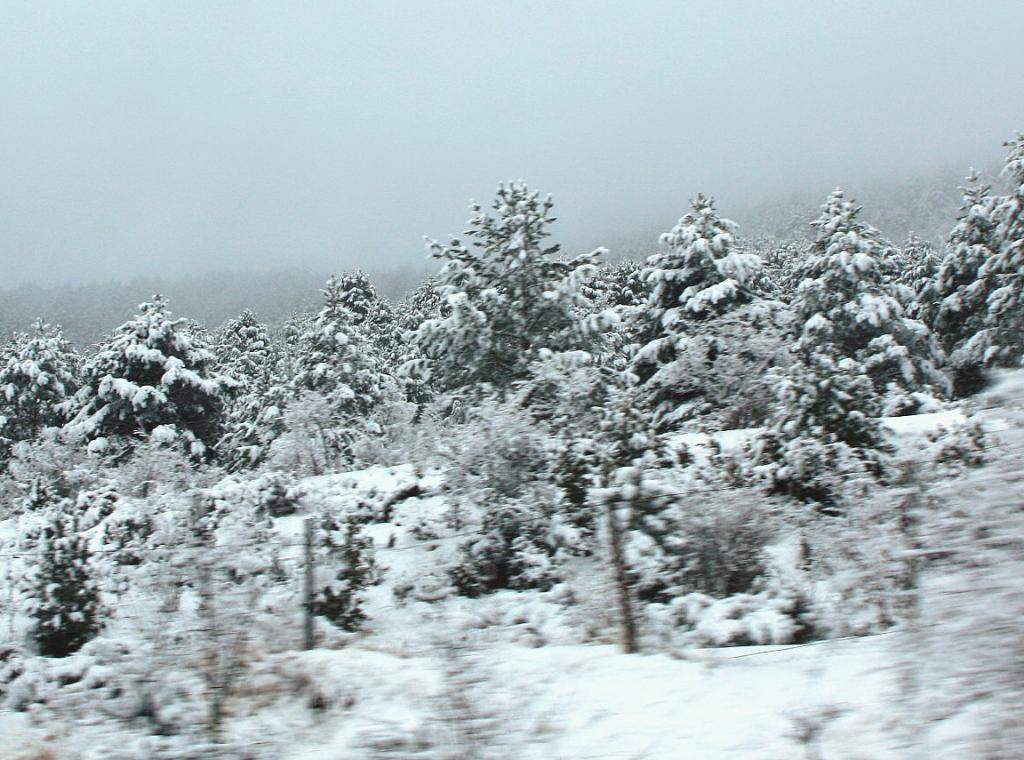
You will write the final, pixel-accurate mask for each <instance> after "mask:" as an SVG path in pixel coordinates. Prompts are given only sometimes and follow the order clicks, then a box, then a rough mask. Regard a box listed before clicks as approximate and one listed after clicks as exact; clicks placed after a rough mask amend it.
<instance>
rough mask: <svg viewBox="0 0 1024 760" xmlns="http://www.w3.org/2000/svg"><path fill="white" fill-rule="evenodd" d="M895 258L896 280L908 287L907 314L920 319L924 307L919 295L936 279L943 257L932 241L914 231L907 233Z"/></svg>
mask: <svg viewBox="0 0 1024 760" xmlns="http://www.w3.org/2000/svg"><path fill="white" fill-rule="evenodd" d="M894 258H895V259H896V260H897V262H898V272H897V273H896V276H895V278H894V279H895V282H896V283H897V284H899V285H901V286H902V287H904V288H906V293H907V302H906V303H905V306H906V309H907V314H908V316H911V317H913V318H914V319H920V318H921V317H920V313H921V311H922V308H921V304H920V303H918V301H917V296H918V294H919V293H921V292H923V290H924V289H925V287H926V286H927V284H928V283H929V282H931V281H932V280H934V279H935V277H936V275H937V274H938V271H939V266H940V265H941V264H942V259H941V257H940V256H939V255H938V253H936V251H935V248H933V247H932V245H931V243H929V242H928V241H927V240H922V239H921V238H919V237H918V236H917V235H915V234H914V233H913V232H911V233H910V234H908V235H907V240H906V242H904V243H903V245H902V246H900V248H899V251H898V253H897V254H896V255H895V257H894ZM922 321H923V320H922Z"/></svg>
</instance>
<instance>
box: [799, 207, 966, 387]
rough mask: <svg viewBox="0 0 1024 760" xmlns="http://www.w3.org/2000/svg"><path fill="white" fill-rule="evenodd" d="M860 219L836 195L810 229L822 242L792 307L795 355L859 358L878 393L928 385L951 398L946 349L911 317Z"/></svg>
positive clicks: (880, 247) (874, 236)
mask: <svg viewBox="0 0 1024 760" xmlns="http://www.w3.org/2000/svg"><path fill="white" fill-rule="evenodd" d="M859 213H860V208H859V207H858V206H855V205H854V204H853V203H852V202H851V201H848V200H847V199H846V198H845V197H844V194H843V191H842V190H841V189H836V190H835V191H834V192H833V193H832V194H831V195H830V196H829V198H828V200H827V201H826V203H825V204H824V205H823V206H822V213H821V216H819V217H818V219H816V220H815V221H814V222H812V223H811V224H812V226H813V227H814V228H815V229H816V230H817V236H816V239H815V240H814V242H813V243H812V244H811V247H810V250H809V251H808V255H807V257H806V259H805V260H804V262H803V265H802V267H801V275H802V280H801V282H800V285H799V286H798V288H797V293H796V297H795V299H794V301H793V304H792V306H793V309H794V311H795V313H796V317H797V319H796V322H795V324H794V326H795V328H796V330H797V331H798V335H797V342H796V347H797V350H798V351H799V352H801V353H803V354H804V355H809V354H812V353H815V352H819V351H822V350H827V351H829V352H831V353H832V354H833V356H834V358H835V359H836V361H838V360H839V359H841V358H843V357H847V358H851V359H854V360H855V361H856V362H857V363H858V364H862V365H863V366H864V368H865V370H866V371H867V373H868V375H869V376H870V377H871V380H872V382H873V383H874V386H875V389H876V391H877V392H878V393H880V394H881V393H886V392H891V393H893V394H894V395H898V394H899V393H900V392H901V389H902V391H916V390H919V389H922V388H924V387H931V388H933V389H935V390H937V391H939V392H946V391H947V390H948V380H947V379H946V377H945V375H943V374H942V372H941V371H939V369H938V365H940V364H941V362H942V360H943V356H942V352H941V349H940V348H939V346H938V343H937V342H936V341H935V339H934V338H933V336H932V335H931V332H930V331H929V330H928V328H927V327H926V326H925V325H924V324H923V323H921V322H919V321H917V320H913V319H910V318H909V317H907V316H906V313H905V311H904V308H903V300H905V299H902V298H901V297H900V293H899V292H898V291H897V289H896V288H895V287H894V286H893V284H892V283H891V282H890V281H889V280H888V279H887V276H886V269H887V265H886V264H885V263H884V262H883V257H884V256H885V255H886V251H887V246H886V245H885V243H884V242H883V241H882V239H881V237H880V236H879V234H878V231H877V230H875V229H874V228H873V227H871V226H869V225H866V224H864V223H862V222H860V221H859V220H858V219H857V215H858V214H859ZM890 386H892V387H890Z"/></svg>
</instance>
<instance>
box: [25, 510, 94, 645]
mask: <svg viewBox="0 0 1024 760" xmlns="http://www.w3.org/2000/svg"><path fill="white" fill-rule="evenodd" d="M39 549H40V555H41V556H40V561H39V564H38V566H37V569H36V572H35V575H34V576H33V578H32V580H31V583H30V585H29V588H28V593H29V596H30V605H29V607H30V611H31V615H32V618H33V620H34V621H35V623H34V626H33V628H32V638H33V640H34V641H35V643H36V646H37V647H39V653H40V654H41V655H43V656H44V657H66V656H67V655H69V654H71V653H73V652H76V651H77V650H78V649H79V648H80V647H81V646H82V645H83V644H85V643H86V642H87V641H89V640H90V639H91V638H93V637H94V636H95V635H96V634H97V633H98V632H99V629H100V627H101V620H100V616H101V612H102V611H101V606H100V599H99V588H98V585H97V583H96V581H95V579H94V578H93V574H92V569H91V567H90V556H91V555H90V552H89V549H88V546H87V545H86V541H85V539H84V538H83V537H82V536H81V535H79V533H78V523H77V520H76V518H74V517H72V516H70V515H67V514H62V513H57V514H56V515H55V516H54V517H53V519H52V520H51V521H50V523H49V524H48V525H47V526H46V527H44V528H43V532H42V536H41V540H40V544H39Z"/></svg>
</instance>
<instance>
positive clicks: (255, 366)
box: [217, 310, 288, 470]
mask: <svg viewBox="0 0 1024 760" xmlns="http://www.w3.org/2000/svg"><path fill="white" fill-rule="evenodd" d="M219 349H220V354H221V357H222V359H221V361H222V365H223V366H224V367H225V370H226V371H227V373H228V374H229V375H231V376H232V377H234V378H235V379H236V380H237V381H238V382H239V388H237V389H236V391H235V393H234V394H233V395H232V398H231V400H230V401H229V402H228V406H227V413H226V415H225V419H224V434H223V436H222V437H221V439H220V440H219V441H218V442H217V452H218V456H219V458H220V459H221V461H222V462H223V463H224V464H225V466H226V467H227V468H228V469H229V470H237V469H240V468H243V467H253V466H255V465H257V464H259V463H260V462H262V461H263V459H264V457H265V455H266V451H267V448H268V447H269V446H270V444H271V442H272V441H273V440H274V439H275V438H277V437H278V436H279V435H280V434H281V433H282V432H283V424H282V414H283V410H284V408H285V406H286V405H287V401H288V390H287V381H286V380H285V379H284V378H285V377H286V375H285V372H284V367H285V366H286V365H287V362H286V360H285V354H284V352H283V351H282V350H281V348H280V346H278V345H277V344H276V342H275V341H274V340H273V339H272V338H271V336H270V333H269V331H268V330H267V328H266V327H265V326H264V325H263V324H261V323H260V322H259V321H258V320H257V319H256V317H255V315H254V314H253V313H252V312H251V311H249V310H246V311H244V312H242V314H241V315H240V316H239V317H238V318H237V319H233V320H231V321H230V322H228V323H227V325H226V326H225V328H224V330H223V331H222V333H221V337H220V341H219Z"/></svg>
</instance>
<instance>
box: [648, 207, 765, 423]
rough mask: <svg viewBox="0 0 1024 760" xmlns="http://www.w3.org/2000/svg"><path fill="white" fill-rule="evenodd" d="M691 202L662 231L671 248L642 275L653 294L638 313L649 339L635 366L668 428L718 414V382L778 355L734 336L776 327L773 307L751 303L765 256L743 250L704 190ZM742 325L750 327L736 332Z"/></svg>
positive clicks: (730, 225)
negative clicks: (674, 222)
mask: <svg viewBox="0 0 1024 760" xmlns="http://www.w3.org/2000/svg"><path fill="white" fill-rule="evenodd" d="M692 203H693V211H692V212H691V213H690V214H687V215H686V216H684V217H683V218H682V219H680V220H679V223H678V224H677V225H676V226H675V227H674V228H673V229H672V231H671V232H668V233H666V234H665V235H662V238H661V242H662V244H663V245H665V246H666V247H667V250H666V251H664V252H662V253H658V254H655V255H654V256H651V258H650V259H649V260H648V265H647V268H646V269H644V270H643V274H642V277H643V280H644V282H645V283H646V284H647V286H648V288H649V289H650V294H649V296H648V298H647V301H646V303H644V304H643V305H642V306H640V307H637V308H636V309H634V310H633V320H632V321H633V323H634V325H635V330H636V332H637V336H638V337H639V338H640V340H641V343H642V345H641V346H640V348H639V350H637V352H636V354H635V356H634V358H633V368H634V371H635V372H636V374H637V375H638V376H639V377H640V379H641V380H642V381H643V382H644V384H645V385H644V394H645V396H646V399H645V402H646V404H647V405H648V406H649V407H650V408H651V409H652V410H653V412H654V418H655V422H656V424H657V425H658V426H659V428H662V429H667V428H668V429H670V428H672V427H675V426H678V425H679V423H680V422H683V421H685V420H687V419H690V418H693V417H695V416H697V415H700V414H702V413H707V412H709V411H714V410H715V409H716V408H718V407H719V406H720V403H716V401H718V402H720V401H721V397H719V398H718V399H716V398H713V396H714V395H715V393H716V391H715V385H716V382H718V381H721V380H722V379H724V378H725V376H727V375H729V376H730V379H733V378H735V377H736V374H735V373H739V375H740V376H749V375H751V374H755V373H756V372H757V371H758V368H756V367H755V366H753V365H763V364H765V362H767V363H769V364H770V363H771V362H772V357H771V355H772V354H773V353H775V347H774V346H766V345H764V342H763V341H761V345H757V346H755V345H754V344H756V343H757V342H758V341H756V340H755V341H752V342H750V343H748V345H747V346H746V348H744V347H743V346H741V345H739V344H738V343H737V342H736V340H735V337H736V334H737V332H739V333H744V334H746V335H759V337H761V336H763V335H764V334H765V332H766V331H767V332H769V333H771V332H773V328H775V327H776V326H775V325H774V324H773V323H774V322H775V319H774V316H773V314H772V311H773V310H772V309H771V308H762V307H761V306H760V305H757V304H754V305H752V306H750V307H749V308H748V306H745V305H750V302H751V300H752V299H753V295H752V293H751V292H750V290H749V284H750V282H751V280H752V279H753V277H754V276H755V275H756V273H757V272H758V269H759V267H760V264H761V261H760V259H759V258H758V257H757V256H756V255H754V254H750V253H744V252H741V251H740V250H739V249H738V247H737V246H736V242H735V239H734V236H733V232H734V229H735V224H733V223H732V222H730V221H729V220H727V219H720V218H719V217H718V215H717V213H716V212H715V209H714V204H713V203H712V201H711V199H710V198H705V197H704V196H703V195H698V196H697V197H696V198H694V200H693V202H692ZM740 312H742V315H741V316H737V315H738V314H739V313H740ZM738 323H745V324H743V326H742V327H739V329H738V330H737V324H738ZM774 332H775V333H776V335H777V336H778V335H780V333H779V331H778V330H777V329H774ZM744 340H745V339H744ZM770 342H773V341H772V340H771V339H769V343H770ZM747 349H750V350H747ZM720 356H721V357H722V358H723V361H721V362H718V359H719V357H720ZM748 359H749V361H748ZM709 394H710V396H712V397H709Z"/></svg>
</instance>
